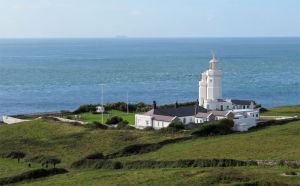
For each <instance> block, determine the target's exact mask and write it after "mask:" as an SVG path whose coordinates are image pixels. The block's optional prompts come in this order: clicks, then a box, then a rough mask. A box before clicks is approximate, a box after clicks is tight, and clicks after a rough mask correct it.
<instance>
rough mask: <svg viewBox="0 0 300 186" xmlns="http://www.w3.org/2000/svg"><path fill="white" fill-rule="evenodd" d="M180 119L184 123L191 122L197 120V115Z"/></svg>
mask: <svg viewBox="0 0 300 186" xmlns="http://www.w3.org/2000/svg"><path fill="white" fill-rule="evenodd" d="M179 119H180V120H181V122H182V123H183V124H189V123H194V122H195V116H186V117H179Z"/></svg>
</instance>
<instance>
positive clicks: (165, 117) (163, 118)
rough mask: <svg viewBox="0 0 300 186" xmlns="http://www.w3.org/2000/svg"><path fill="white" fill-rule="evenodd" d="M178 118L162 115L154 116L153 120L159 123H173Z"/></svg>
mask: <svg viewBox="0 0 300 186" xmlns="http://www.w3.org/2000/svg"><path fill="white" fill-rule="evenodd" d="M175 118H176V117H174V116H162V115H153V119H154V120H157V121H166V122H171V121H173V119H175Z"/></svg>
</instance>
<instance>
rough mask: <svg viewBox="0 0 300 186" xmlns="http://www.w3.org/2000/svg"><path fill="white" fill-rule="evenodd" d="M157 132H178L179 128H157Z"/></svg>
mask: <svg viewBox="0 0 300 186" xmlns="http://www.w3.org/2000/svg"><path fill="white" fill-rule="evenodd" d="M157 132H158V133H160V134H170V133H174V132H178V129H176V128H173V127H167V128H161V129H159V130H157Z"/></svg>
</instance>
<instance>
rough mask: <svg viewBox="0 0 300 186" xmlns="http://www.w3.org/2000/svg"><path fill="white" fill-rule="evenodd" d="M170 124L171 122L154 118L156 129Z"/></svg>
mask: <svg viewBox="0 0 300 186" xmlns="http://www.w3.org/2000/svg"><path fill="white" fill-rule="evenodd" d="M169 125H170V122H166V121H157V120H153V128H154V129H161V128H165V127H168V126H169Z"/></svg>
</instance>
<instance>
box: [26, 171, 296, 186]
mask: <svg viewBox="0 0 300 186" xmlns="http://www.w3.org/2000/svg"><path fill="white" fill-rule="evenodd" d="M287 170H291V169H290V168H286V167H233V168H230V167H229V168H189V169H187V168H181V169H142V170H84V171H72V172H70V173H68V174H64V175H57V176H53V177H49V178H44V179H39V180H36V181H30V182H27V183H26V182H25V183H23V184H24V185H106V186H107V185H205V186H207V185H229V184H237V183H245V182H254V181H270V182H279V183H288V184H296V183H299V182H300V177H299V176H298V177H283V176H281V175H280V174H282V173H284V172H285V171H287ZM296 171H297V170H296Z"/></svg>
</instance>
